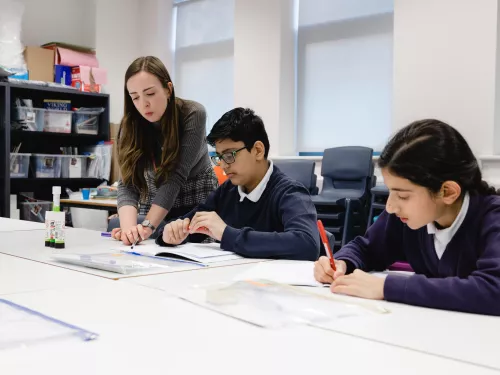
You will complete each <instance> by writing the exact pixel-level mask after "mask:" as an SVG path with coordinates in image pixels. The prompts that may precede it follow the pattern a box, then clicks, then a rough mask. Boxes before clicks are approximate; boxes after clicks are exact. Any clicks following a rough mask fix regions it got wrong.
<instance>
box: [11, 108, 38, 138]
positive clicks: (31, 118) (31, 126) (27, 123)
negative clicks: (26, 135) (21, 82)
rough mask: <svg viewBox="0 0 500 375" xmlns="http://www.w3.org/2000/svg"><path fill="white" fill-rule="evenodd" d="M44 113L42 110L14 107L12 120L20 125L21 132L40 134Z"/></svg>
mask: <svg viewBox="0 0 500 375" xmlns="http://www.w3.org/2000/svg"><path fill="white" fill-rule="evenodd" d="M44 111H45V110H44V109H43V108H28V107H16V110H15V111H14V118H13V120H14V121H17V122H18V123H19V124H21V130H24V131H35V132H36V131H38V132H42V131H43V126H44Z"/></svg>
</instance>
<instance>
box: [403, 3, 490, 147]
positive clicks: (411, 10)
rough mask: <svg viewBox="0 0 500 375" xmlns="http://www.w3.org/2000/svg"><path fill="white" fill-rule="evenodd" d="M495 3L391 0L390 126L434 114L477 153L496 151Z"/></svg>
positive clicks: (432, 116) (405, 123)
mask: <svg viewBox="0 0 500 375" xmlns="http://www.w3.org/2000/svg"><path fill="white" fill-rule="evenodd" d="M497 7H498V2H497V1H493V0H477V1H470V0H418V1H414V0H395V8H394V95H393V96H394V102H393V109H394V112H393V130H398V129H399V128H401V127H403V126H405V125H407V124H408V123H410V122H411V121H414V120H417V119H422V118H437V119H440V120H442V121H445V122H448V123H450V124H451V125H453V126H454V127H456V128H457V129H458V130H459V131H460V132H461V133H462V134H463V135H464V137H465V138H466V139H467V141H468V142H469V144H470V145H471V147H472V149H473V151H474V152H475V153H476V154H477V155H480V154H482V155H485V154H486V155H487V154H492V153H493V152H494V144H495V142H494V133H495V131H494V130H495V95H496V93H495V89H496V88H495V87H496V80H497V79H498V71H497V69H496V55H497V23H498V9H497ZM497 94H498V93H497Z"/></svg>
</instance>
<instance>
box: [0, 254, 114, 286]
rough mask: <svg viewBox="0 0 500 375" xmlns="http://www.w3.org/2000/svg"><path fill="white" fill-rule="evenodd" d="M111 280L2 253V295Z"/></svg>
mask: <svg viewBox="0 0 500 375" xmlns="http://www.w3.org/2000/svg"><path fill="white" fill-rule="evenodd" d="M104 282H105V283H113V281H111V280H106V279H103V278H98V277H93V276H90V275H86V274H84V273H80V272H74V271H70V270H67V269H64V268H59V267H53V266H50V265H47V264H42V263H38V262H32V261H29V260H25V259H21V258H17V257H13V256H10V255H5V254H0V296H3V295H6V294H14V293H25V292H33V291H40V290H47V289H55V288H60V287H61V286H63V285H64V286H66V287H73V288H79V287H90V286H95V287H96V288H97V287H99V286H101V285H102V283H104Z"/></svg>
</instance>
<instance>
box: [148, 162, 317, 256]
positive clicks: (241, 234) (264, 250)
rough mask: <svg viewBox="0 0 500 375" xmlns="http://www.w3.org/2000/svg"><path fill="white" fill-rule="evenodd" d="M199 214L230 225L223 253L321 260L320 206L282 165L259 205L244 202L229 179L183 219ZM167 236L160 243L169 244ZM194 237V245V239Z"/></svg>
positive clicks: (223, 239) (226, 232) (223, 243)
mask: <svg viewBox="0 0 500 375" xmlns="http://www.w3.org/2000/svg"><path fill="white" fill-rule="evenodd" d="M198 211H200V212H201V211H205V212H210V211H214V212H216V213H217V214H218V215H219V216H220V218H221V219H222V220H223V221H224V222H225V223H226V224H227V227H226V229H225V230H224V234H223V235H222V239H221V248H222V249H223V250H228V251H233V252H235V253H236V254H239V255H242V256H244V257H249V258H272V259H292V260H316V259H318V256H319V251H320V240H319V239H320V236H319V232H318V227H317V218H316V208H315V207H314V204H313V203H312V200H311V197H310V195H309V193H308V191H307V189H306V188H305V187H304V186H303V185H302V184H300V183H299V182H296V181H294V180H292V179H291V178H289V177H288V176H286V175H285V174H283V173H282V172H281V171H280V170H279V169H278V168H277V167H276V166H274V170H273V172H272V174H271V177H270V178H269V182H268V183H267V186H266V188H265V190H264V192H263V194H262V196H261V197H260V199H259V200H258V201H257V202H255V203H254V202H252V201H250V200H249V199H247V198H245V199H244V200H243V201H242V202H240V194H239V192H238V187H237V186H235V185H233V184H232V183H231V181H229V180H227V181H226V182H225V183H224V184H223V185H221V186H220V187H219V188H218V189H217V190H215V191H214V192H213V193H212V194H211V195H210V196H209V197H208V199H207V200H206V202H205V203H203V204H201V205H199V206H198V207H196V208H195V209H194V210H192V211H191V212H190V213H188V214H187V215H185V216H184V217H182V219H184V218H189V219H192V218H193V216H194V215H195V213H196V212H198ZM162 234H163V233H162V232H160V233H159V235H158V239H157V243H158V244H159V245H163V246H166V244H165V243H164V242H163V240H162ZM190 237H191V238H189V237H188V241H190V240H191V241H193V239H192V237H193V236H190ZM198 237H199V236H198ZM203 237H204V236H203ZM205 238H206V237H205ZM193 242H194V241H193Z"/></svg>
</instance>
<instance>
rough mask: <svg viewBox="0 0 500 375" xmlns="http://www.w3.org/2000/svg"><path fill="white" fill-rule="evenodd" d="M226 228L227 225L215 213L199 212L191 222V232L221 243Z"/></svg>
mask: <svg viewBox="0 0 500 375" xmlns="http://www.w3.org/2000/svg"><path fill="white" fill-rule="evenodd" d="M226 227H227V225H226V223H224V221H223V220H222V219H221V218H220V216H219V215H217V214H216V213H215V212H197V213H196V214H195V215H194V217H193V219H192V220H191V224H190V225H189V232H190V233H202V234H206V235H207V236H210V237H212V238H213V239H214V240H217V241H220V240H221V239H222V235H223V234H224V230H225V229H226Z"/></svg>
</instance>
